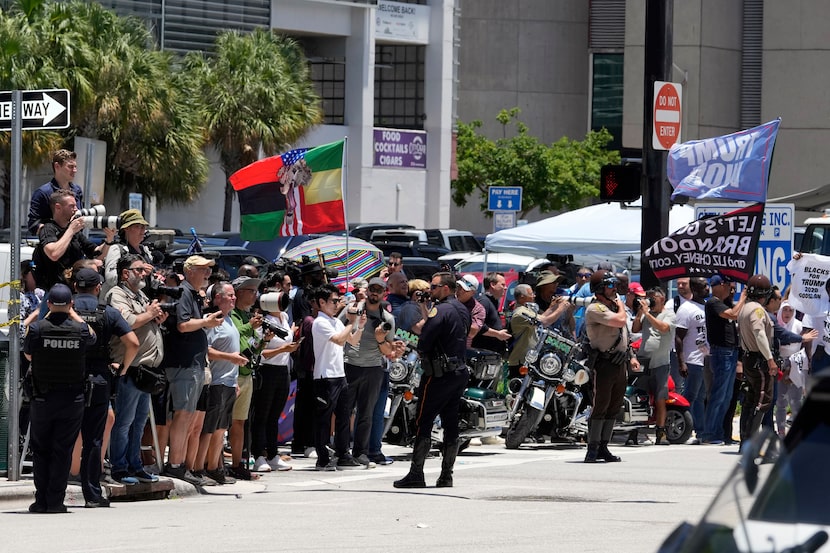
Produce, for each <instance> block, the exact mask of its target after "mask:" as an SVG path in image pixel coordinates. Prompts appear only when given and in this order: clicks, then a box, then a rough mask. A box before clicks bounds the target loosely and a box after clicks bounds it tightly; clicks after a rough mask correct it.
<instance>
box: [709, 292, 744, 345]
mask: <svg viewBox="0 0 830 553" xmlns="http://www.w3.org/2000/svg"><path fill="white" fill-rule="evenodd" d="M727 301H729V302H730V303H731V299H727ZM729 308H730V306H729V305H726V304H725V303H724V302H722V301H721V300H719V299H718V298H716V297H715V296H712V297H711V298H709V299H708V300H707V301H706V305H705V306H704V311H705V312H706V338H707V340H708V341H709V345H710V346H720V347H724V348H736V347H738V327H737V326H736V325H735V321H733V320H730V319H724V318H723V317H721V316H720V314H721V313H723V312H724V311H726V310H727V309H729Z"/></svg>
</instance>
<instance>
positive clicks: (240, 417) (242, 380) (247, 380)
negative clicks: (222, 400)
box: [233, 375, 254, 421]
mask: <svg viewBox="0 0 830 553" xmlns="http://www.w3.org/2000/svg"><path fill="white" fill-rule="evenodd" d="M236 382H237V384H239V395H238V396H236V403H234V404H233V420H235V421H246V420H248V413H249V412H250V411H251V397H252V396H253V394H254V379H253V378H252V377H251V375H248V376H242V375H240V376H239V377H238V378H237V379H236Z"/></svg>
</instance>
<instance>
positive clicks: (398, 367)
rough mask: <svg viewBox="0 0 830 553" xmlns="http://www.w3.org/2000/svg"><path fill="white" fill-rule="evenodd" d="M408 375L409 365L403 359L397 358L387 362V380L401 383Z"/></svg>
mask: <svg viewBox="0 0 830 553" xmlns="http://www.w3.org/2000/svg"><path fill="white" fill-rule="evenodd" d="M408 375H409V367H407V366H406V363H404V362H403V361H401V360H397V361H394V362H392V363H390V364H389V382H391V383H392V384H402V383H403V382H405V381H406V377H407V376H408Z"/></svg>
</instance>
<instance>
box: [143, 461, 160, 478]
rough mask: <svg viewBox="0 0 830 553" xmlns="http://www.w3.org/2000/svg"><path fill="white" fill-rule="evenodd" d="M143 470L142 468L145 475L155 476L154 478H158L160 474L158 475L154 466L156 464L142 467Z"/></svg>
mask: <svg viewBox="0 0 830 553" xmlns="http://www.w3.org/2000/svg"><path fill="white" fill-rule="evenodd" d="M143 468H144V472H146V473H147V474H155V475H156V476H158V475H159V474H160V473H159V466H158V465H156V464H153V465H144V467H143Z"/></svg>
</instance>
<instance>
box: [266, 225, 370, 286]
mask: <svg viewBox="0 0 830 553" xmlns="http://www.w3.org/2000/svg"><path fill="white" fill-rule="evenodd" d="M347 252H348V255H347ZM304 255H307V256H308V257H309V259H311V260H312V261H315V260H317V258H318V255H322V256H323V259H324V260H325V264H326V268H332V269H337V272H338V273H339V274H338V276H337V278H336V279H334V280H333V281H332V282H333V283H334V284H335V285H338V286H339V285H341V284H346V279H347V278H348V279H349V280H351V279H353V278H356V277H362V278H369V277H372V276H376V275H377V273H378V272H380V270H381V269H382V268H383V265H384V261H383V252H382V251H380V250H379V249H378V248H376V247H375V246H373V245H372V244H370V243H369V242H366V241H365V240H361V239H360V238H354V237H351V236H334V235H331V236H322V237H320V238H315V239H314V240H307V241H306V242H303V243H302V244H300V245H299V246H297V247H295V248H291V249H290V250H288V251H287V252H285V253H284V254H283V256H282V257H284V258H287V259H292V260H294V261H299V260H300V258H302V257H303V256H304ZM347 269H348V272H347ZM347 274H348V277H347Z"/></svg>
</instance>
